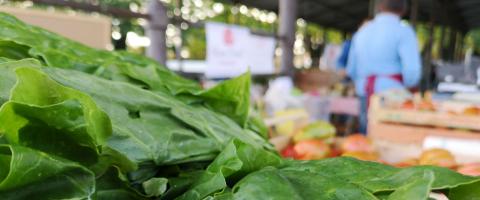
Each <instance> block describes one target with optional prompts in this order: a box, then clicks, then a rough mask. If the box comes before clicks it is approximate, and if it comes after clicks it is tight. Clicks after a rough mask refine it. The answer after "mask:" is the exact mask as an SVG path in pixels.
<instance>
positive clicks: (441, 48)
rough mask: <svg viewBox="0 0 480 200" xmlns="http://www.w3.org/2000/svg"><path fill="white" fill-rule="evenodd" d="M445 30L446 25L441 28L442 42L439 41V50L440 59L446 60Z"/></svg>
mask: <svg viewBox="0 0 480 200" xmlns="http://www.w3.org/2000/svg"><path fill="white" fill-rule="evenodd" d="M445 29H447V28H446V26H445V25H442V28H441V32H440V41H439V43H440V44H439V45H438V49H439V53H440V55H439V58H440V59H442V60H444V59H445V31H446V30H445Z"/></svg>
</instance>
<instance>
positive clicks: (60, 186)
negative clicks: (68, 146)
mask: <svg viewBox="0 0 480 200" xmlns="http://www.w3.org/2000/svg"><path fill="white" fill-rule="evenodd" d="M0 160H3V162H4V163H3V164H2V165H0V171H2V172H3V171H6V172H7V174H6V176H5V173H0V175H1V174H3V176H1V179H0V196H1V197H2V199H13V200H15V199H19V200H20V199H91V198H92V197H93V194H94V192H95V175H94V174H93V173H92V172H91V171H89V170H88V169H86V168H85V167H83V166H81V165H78V164H76V163H74V162H71V161H68V160H65V159H62V158H59V157H56V156H51V155H49V154H46V153H43V152H40V151H36V150H33V149H30V148H26V147H21V146H15V145H1V146H0ZM6 160H9V165H4V164H5V161H6Z"/></svg>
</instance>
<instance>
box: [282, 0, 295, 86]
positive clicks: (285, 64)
mask: <svg viewBox="0 0 480 200" xmlns="http://www.w3.org/2000/svg"><path fill="white" fill-rule="evenodd" d="M297 9H298V0H279V9H278V10H279V15H280V24H279V27H278V34H279V36H280V41H279V43H280V48H281V49H282V57H281V65H280V67H281V72H282V73H284V74H286V75H289V76H291V77H293V75H294V70H293V58H294V55H293V45H294V43H295V30H296V27H297V23H296V21H297V12H298V10H297Z"/></svg>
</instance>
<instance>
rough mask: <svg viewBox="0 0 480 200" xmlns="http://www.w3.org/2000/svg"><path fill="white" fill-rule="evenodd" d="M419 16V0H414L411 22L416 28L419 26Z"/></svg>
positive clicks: (411, 9) (411, 8)
mask: <svg viewBox="0 0 480 200" xmlns="http://www.w3.org/2000/svg"><path fill="white" fill-rule="evenodd" d="M417 18H418V0H412V5H411V6H410V23H411V24H412V27H413V28H414V29H416V27H417Z"/></svg>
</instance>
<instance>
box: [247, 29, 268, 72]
mask: <svg viewBox="0 0 480 200" xmlns="http://www.w3.org/2000/svg"><path fill="white" fill-rule="evenodd" d="M246 52H247V54H246V55H247V58H246V59H247V66H248V67H249V68H250V71H251V72H252V74H272V73H273V72H274V71H275V65H274V62H273V55H274V53H275V39H274V38H272V37H266V36H259V35H253V34H251V35H250V43H249V44H248V45H246Z"/></svg>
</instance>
